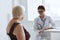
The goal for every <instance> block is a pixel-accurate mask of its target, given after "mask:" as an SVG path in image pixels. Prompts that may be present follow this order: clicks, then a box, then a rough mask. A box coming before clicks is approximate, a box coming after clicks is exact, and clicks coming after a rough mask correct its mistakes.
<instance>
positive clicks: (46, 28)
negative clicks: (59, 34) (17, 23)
mask: <svg viewBox="0 0 60 40" xmlns="http://www.w3.org/2000/svg"><path fill="white" fill-rule="evenodd" d="M48 29H54V28H53V27H45V28H44V30H48Z"/></svg>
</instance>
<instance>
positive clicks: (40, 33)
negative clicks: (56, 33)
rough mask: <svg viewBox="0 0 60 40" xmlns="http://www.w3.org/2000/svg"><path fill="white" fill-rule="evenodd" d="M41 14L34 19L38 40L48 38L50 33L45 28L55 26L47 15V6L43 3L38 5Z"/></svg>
mask: <svg viewBox="0 0 60 40" xmlns="http://www.w3.org/2000/svg"><path fill="white" fill-rule="evenodd" d="M38 13H39V16H38V17H37V18H35V21H34V32H35V34H36V33H37V35H36V40H47V39H48V35H47V33H46V32H45V30H48V29H53V27H54V26H55V24H54V22H53V20H52V19H51V17H50V16H47V15H45V7H44V6H43V5H40V6H38Z"/></svg>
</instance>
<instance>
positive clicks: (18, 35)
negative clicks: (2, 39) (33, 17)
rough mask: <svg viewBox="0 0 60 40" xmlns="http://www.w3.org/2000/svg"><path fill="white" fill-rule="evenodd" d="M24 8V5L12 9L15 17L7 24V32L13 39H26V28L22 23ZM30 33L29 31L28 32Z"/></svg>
mask: <svg viewBox="0 0 60 40" xmlns="http://www.w3.org/2000/svg"><path fill="white" fill-rule="evenodd" d="M23 12H24V10H23V8H22V6H15V7H14V8H13V9H12V15H13V19H12V20H11V21H10V22H9V24H8V26H7V34H8V35H9V37H10V38H11V40H26V37H27V35H26V32H27V31H26V30H25V28H24V27H23V25H21V23H20V22H21V21H22V20H23ZM27 34H28V35H29V33H28V32H27Z"/></svg>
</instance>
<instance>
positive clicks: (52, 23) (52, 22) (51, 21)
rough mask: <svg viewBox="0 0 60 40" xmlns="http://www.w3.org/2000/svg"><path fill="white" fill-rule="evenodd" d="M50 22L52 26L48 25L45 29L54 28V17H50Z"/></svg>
mask: <svg viewBox="0 0 60 40" xmlns="http://www.w3.org/2000/svg"><path fill="white" fill-rule="evenodd" d="M49 23H50V24H51V26H49V27H46V28H45V30H48V29H54V27H55V23H54V21H53V20H52V18H49Z"/></svg>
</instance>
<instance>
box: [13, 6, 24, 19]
mask: <svg viewBox="0 0 60 40" xmlns="http://www.w3.org/2000/svg"><path fill="white" fill-rule="evenodd" d="M24 11H25V10H24V7H23V6H20V5H18V6H15V7H13V9H12V15H13V18H19V17H20V16H21V15H22V14H23V12H24Z"/></svg>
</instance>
